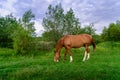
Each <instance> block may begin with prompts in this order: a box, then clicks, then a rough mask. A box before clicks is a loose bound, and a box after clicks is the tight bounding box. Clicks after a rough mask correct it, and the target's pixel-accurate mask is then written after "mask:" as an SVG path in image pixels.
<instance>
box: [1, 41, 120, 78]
mask: <svg viewBox="0 0 120 80" xmlns="http://www.w3.org/2000/svg"><path fill="white" fill-rule="evenodd" d="M91 49H92V48H91ZM63 52H64V49H63V50H62V53H61V59H60V62H58V63H55V62H53V55H54V54H53V51H50V52H47V53H46V52H42V53H41V52H39V53H40V54H39V55H36V56H14V55H12V54H13V53H14V51H13V50H9V49H0V80H119V79H120V76H119V75H120V61H119V60H120V59H119V58H120V54H119V52H120V50H119V47H115V48H114V49H111V47H110V43H109V42H107V43H100V44H98V45H97V48H96V51H95V52H92V50H91V58H90V60H88V61H85V62H82V58H83V55H84V54H83V53H84V49H83V48H81V49H72V53H73V59H74V61H73V62H72V63H70V62H69V56H67V60H66V61H64V60H63ZM7 55H9V56H7Z"/></svg>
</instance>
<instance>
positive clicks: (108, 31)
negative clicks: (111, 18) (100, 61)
mask: <svg viewBox="0 0 120 80" xmlns="http://www.w3.org/2000/svg"><path fill="white" fill-rule="evenodd" d="M102 38H103V40H105V41H120V21H116V23H111V24H110V25H109V27H108V28H106V27H105V28H104V29H103V33H102Z"/></svg>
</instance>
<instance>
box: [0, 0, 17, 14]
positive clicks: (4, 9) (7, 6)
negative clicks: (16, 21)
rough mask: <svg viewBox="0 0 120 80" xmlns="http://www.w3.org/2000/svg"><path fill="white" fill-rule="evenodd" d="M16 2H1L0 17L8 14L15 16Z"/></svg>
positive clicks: (14, 0)
mask: <svg viewBox="0 0 120 80" xmlns="http://www.w3.org/2000/svg"><path fill="white" fill-rule="evenodd" d="M16 2H17V0H7V1H5V0H3V1H1V3H0V14H1V16H5V15H8V14H10V13H13V14H15V13H16V12H17V10H16V9H15V8H14V4H15V3H16Z"/></svg>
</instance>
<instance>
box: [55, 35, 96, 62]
mask: <svg viewBox="0 0 120 80" xmlns="http://www.w3.org/2000/svg"><path fill="white" fill-rule="evenodd" d="M91 44H92V46H93V51H94V50H95V48H96V44H95V41H94V39H93V37H92V36H91V35H89V34H78V35H65V36H64V37H62V38H60V39H59V40H58V42H57V45H56V50H55V51H54V62H59V58H60V51H61V49H62V48H63V47H64V48H65V53H64V60H66V54H67V53H69V55H70V62H72V61H73V58H72V52H71V48H80V47H85V53H84V58H83V61H85V60H86V57H87V60H88V59H89V58H90V49H89V46H90V45H91Z"/></svg>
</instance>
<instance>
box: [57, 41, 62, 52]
mask: <svg viewBox="0 0 120 80" xmlns="http://www.w3.org/2000/svg"><path fill="white" fill-rule="evenodd" d="M62 47H63V44H62V41H61V40H60V41H59V43H58V44H57V46H56V51H57V52H59V53H60V51H61V49H62Z"/></svg>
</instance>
